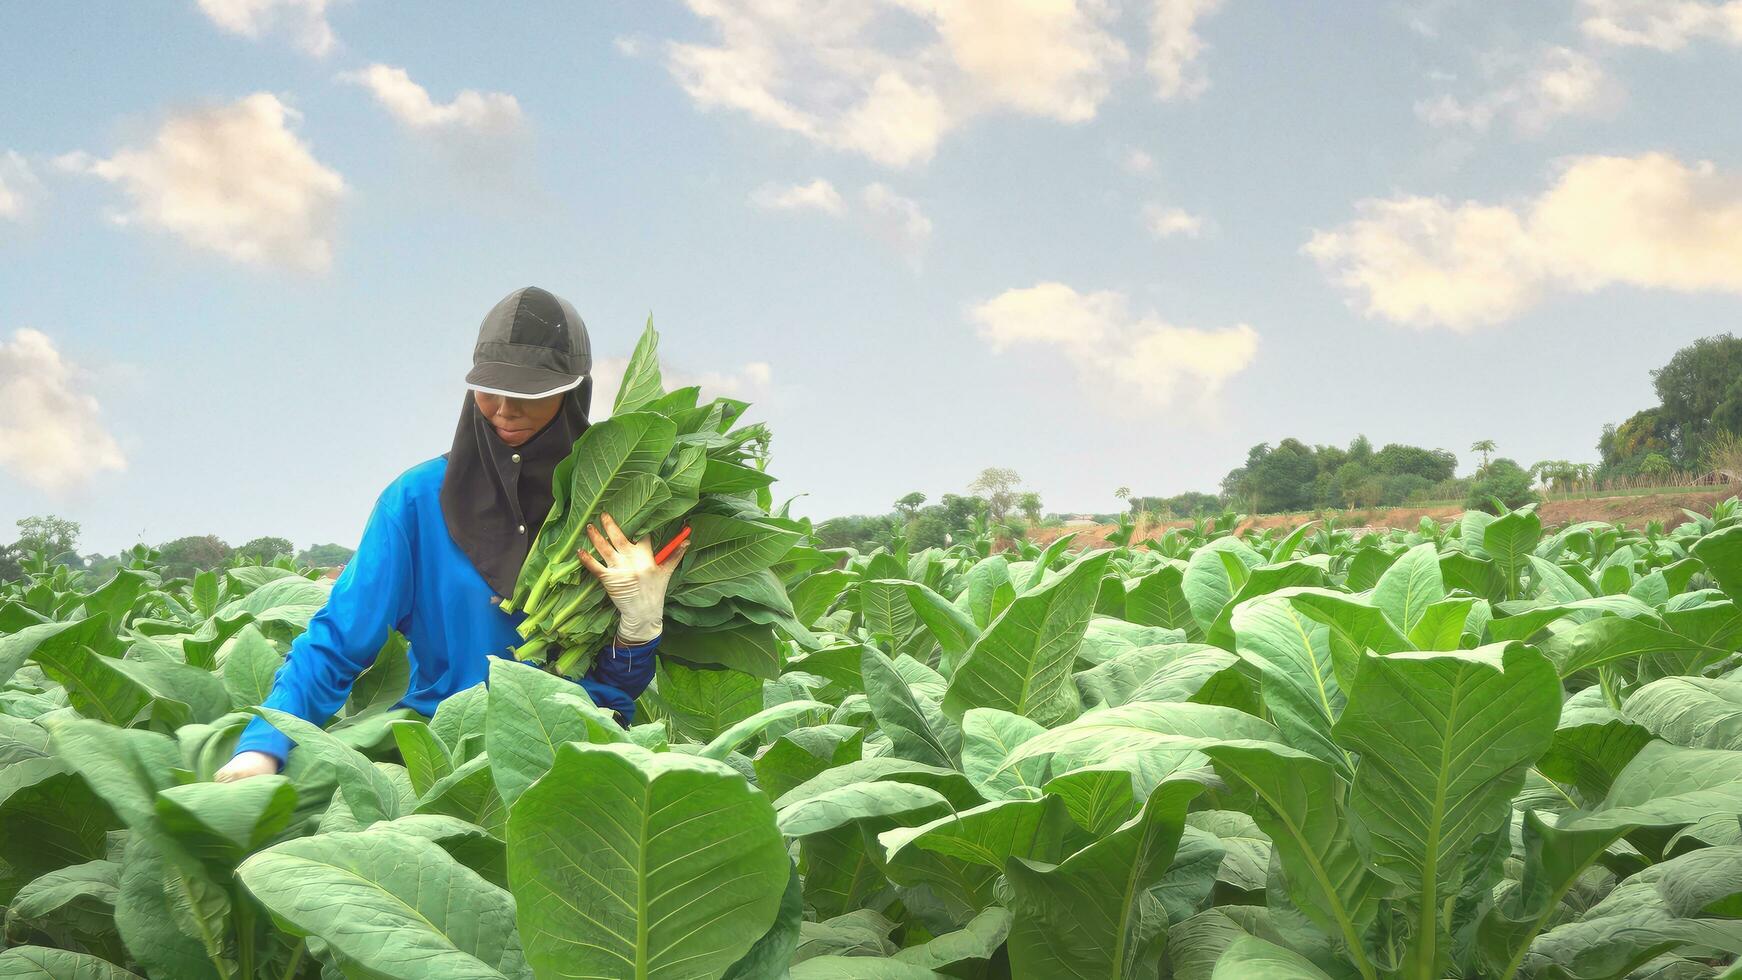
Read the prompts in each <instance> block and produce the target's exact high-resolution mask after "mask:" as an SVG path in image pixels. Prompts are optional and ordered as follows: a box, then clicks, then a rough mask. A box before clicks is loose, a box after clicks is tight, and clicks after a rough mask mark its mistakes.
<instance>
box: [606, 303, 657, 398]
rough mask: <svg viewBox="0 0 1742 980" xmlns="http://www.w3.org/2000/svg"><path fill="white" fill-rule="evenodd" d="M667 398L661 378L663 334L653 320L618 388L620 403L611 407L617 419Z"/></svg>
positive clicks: (650, 318) (642, 336) (637, 342)
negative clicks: (660, 358)
mask: <svg viewBox="0 0 1742 980" xmlns="http://www.w3.org/2000/svg"><path fill="white" fill-rule="evenodd" d="M664 394H665V384H664V382H663V380H662V379H661V378H660V374H659V332H658V331H657V330H654V329H653V317H652V316H651V315H650V316H648V318H647V326H646V327H644V328H643V329H642V331H641V336H640V338H639V339H637V340H636V341H635V352H634V353H633V354H631V355H629V365H628V367H626V368H625V369H624V371H623V380H622V381H621V382H620V383H619V384H618V386H617V400H616V401H615V402H613V403H612V405H611V414H612V415H613V416H617V415H622V414H623V413H625V412H634V411H638V410H639V409H641V408H642V407H644V406H645V405H647V404H648V403H649V402H651V401H653V400H655V399H657V398H659V397H660V396H662V395H664Z"/></svg>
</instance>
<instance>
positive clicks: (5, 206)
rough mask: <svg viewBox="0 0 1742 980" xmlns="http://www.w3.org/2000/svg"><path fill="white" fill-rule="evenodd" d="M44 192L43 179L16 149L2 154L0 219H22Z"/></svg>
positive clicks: (0, 162) (0, 166)
mask: <svg viewBox="0 0 1742 980" xmlns="http://www.w3.org/2000/svg"><path fill="white" fill-rule="evenodd" d="M41 193H42V181H40V180H37V179H36V174H35V173H34V172H33V171H32V170H31V169H30V162H29V161H28V160H26V159H24V157H23V156H21V155H19V153H18V151H16V150H7V151H6V152H5V153H3V154H0V221H22V220H24V218H25V217H26V216H27V215H28V214H29V213H30V209H31V206H32V204H33V203H34V202H35V200H36V199H37V198H38V197H39V196H40V195H41Z"/></svg>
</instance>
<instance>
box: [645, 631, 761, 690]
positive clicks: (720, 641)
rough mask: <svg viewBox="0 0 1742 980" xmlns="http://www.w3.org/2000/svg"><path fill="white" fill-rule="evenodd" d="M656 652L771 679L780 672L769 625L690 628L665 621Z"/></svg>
mask: <svg viewBox="0 0 1742 980" xmlns="http://www.w3.org/2000/svg"><path fill="white" fill-rule="evenodd" d="M659 654H660V656H661V657H662V658H664V657H670V658H675V659H677V660H682V661H684V662H685V663H690V664H696V665H698V666H714V667H725V668H727V669H730V670H736V671H741V672H743V673H746V674H750V675H751V676H753V677H760V678H762V679H764V680H773V679H774V678H776V677H779V676H780V669H781V661H782V658H781V652H780V641H779V640H778V639H776V638H775V635H774V630H773V629H772V628H771V627H768V626H763V625H758V624H754V623H751V624H746V625H743V626H733V627H730V628H727V629H692V628H690V627H687V626H683V625H681V624H679V623H676V622H668V623H666V624H665V634H664V635H663V636H661V637H660V641H659Z"/></svg>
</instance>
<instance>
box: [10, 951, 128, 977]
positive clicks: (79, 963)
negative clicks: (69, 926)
mask: <svg viewBox="0 0 1742 980" xmlns="http://www.w3.org/2000/svg"><path fill="white" fill-rule="evenodd" d="M0 978H3V980H139V976H138V974H134V973H129V972H127V971H126V970H123V969H121V968H120V967H118V966H116V965H115V964H113V963H110V962H109V961H108V960H105V959H100V958H98V957H95V956H92V955H90V954H89V953H74V952H71V951H70V950H65V949H50V948H48V947H46V946H15V947H13V948H12V949H9V950H7V951H5V952H4V953H0Z"/></svg>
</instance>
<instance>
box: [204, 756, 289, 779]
mask: <svg viewBox="0 0 1742 980" xmlns="http://www.w3.org/2000/svg"><path fill="white" fill-rule="evenodd" d="M277 771H278V760H277V759H276V758H274V757H272V756H270V755H267V754H266V753H264V752H238V753H236V757H235V758H234V759H231V760H230V761H229V762H227V763H225V764H224V768H222V769H219V770H218V771H217V772H216V773H214V774H213V775H212V780H213V781H214V782H219V783H233V782H235V781H236V780H238V779H247V778H249V777H251V776H270V775H272V774H273V773H275V772H277Z"/></svg>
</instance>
